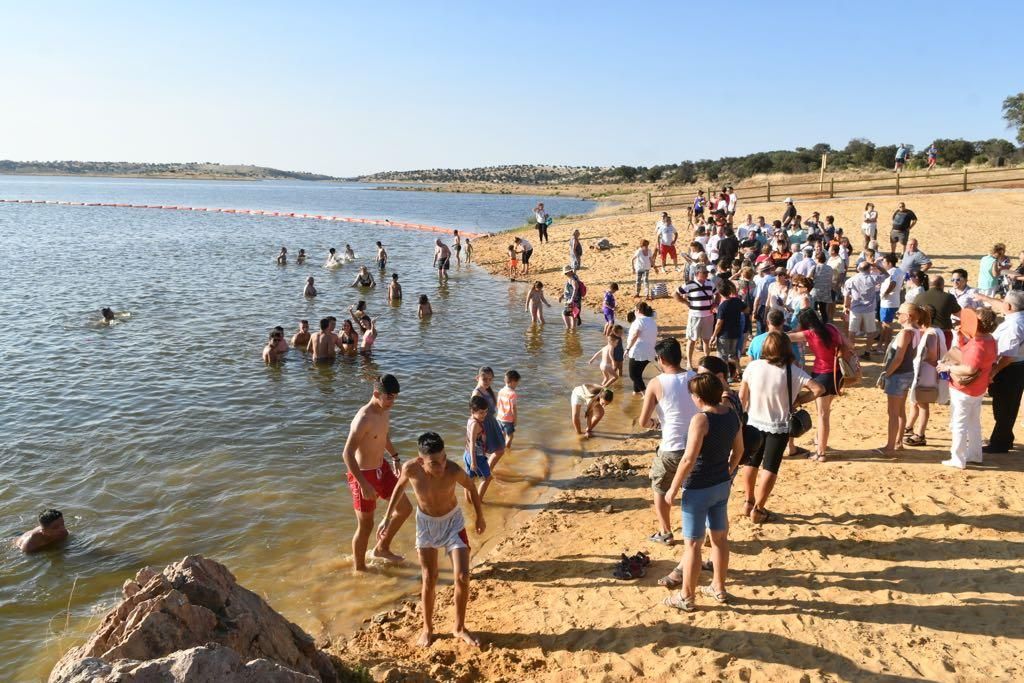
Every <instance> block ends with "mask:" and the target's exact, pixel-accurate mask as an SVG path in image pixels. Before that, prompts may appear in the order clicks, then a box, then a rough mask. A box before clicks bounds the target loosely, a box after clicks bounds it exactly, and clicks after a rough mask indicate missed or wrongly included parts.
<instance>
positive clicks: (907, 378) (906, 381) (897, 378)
mask: <svg viewBox="0 0 1024 683" xmlns="http://www.w3.org/2000/svg"><path fill="white" fill-rule="evenodd" d="M913 383H914V373H912V372H900V373H897V374H895V375H889V376H888V377H886V378H885V393H886V395H887V396H906V395H907V392H908V391H910V385H911V384H913Z"/></svg>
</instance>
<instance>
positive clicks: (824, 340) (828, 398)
mask: <svg viewBox="0 0 1024 683" xmlns="http://www.w3.org/2000/svg"><path fill="white" fill-rule="evenodd" d="M797 322H798V323H799V325H800V331H798V332H790V333H789V338H790V340H792V341H794V342H796V343H798V344H799V343H805V344H807V347H808V348H809V349H810V350H811V353H813V354H814V365H812V366H811V378H812V379H813V380H814V381H815V382H817V383H818V384H820V385H821V386H823V387H825V393H824V394H823V395H822V396H819V397H818V398H817V399H815V406H816V407H817V409H818V434H817V439H815V448H814V451H815V452H814V453H812V454H811V455H810V456H808V457H809V459H810V460H814V461H815V462H825V452H826V451H827V450H828V436H829V431H830V429H831V426H832V425H831V415H832V398H833V397H834V396H836V395H837V394H838V393H839V387H840V386H841V382H842V380H843V373H842V372H840V370H839V363H838V361H837V360H836V356H837V355H838V354H839V353H840V352H841V351H843V350H845V349H846V348H847V347H848V346H849V343H848V342H847V340H846V337H844V336H843V333H842V332H840V331H839V329H838V328H837V327H836V326H835V325H831V324H828V325H826V324H825V323H823V322H822V321H821V318H819V317H818V314H817V313H815V312H814V309H813V308H805V309H803V310H802V311H800V313H799V314H797Z"/></svg>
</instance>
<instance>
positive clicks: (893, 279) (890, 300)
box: [878, 268, 907, 308]
mask: <svg viewBox="0 0 1024 683" xmlns="http://www.w3.org/2000/svg"><path fill="white" fill-rule="evenodd" d="M906 279H907V274H906V273H904V272H903V271H902V270H900V269H899V268H893V269H892V270H890V271H889V275H888V277H886V278H885V280H883V281H882V286H881V288H880V289H879V290H878V293H879V294H880V295H881V304H880V305H881V307H882V308H899V307H900V292H901V291H903V283H904V282H905V281H906ZM890 283H891V284H892V285H893V288H892V291H891V292H889V293H888V294H886V293H885V291H886V290H887V289H889V285H890Z"/></svg>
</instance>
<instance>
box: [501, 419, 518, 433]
mask: <svg viewBox="0 0 1024 683" xmlns="http://www.w3.org/2000/svg"><path fill="white" fill-rule="evenodd" d="M498 424H499V425H501V431H503V432H505V436H512V435H513V434H515V433H516V423H515V422H505V421H504V420H498Z"/></svg>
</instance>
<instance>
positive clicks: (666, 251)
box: [661, 244, 676, 259]
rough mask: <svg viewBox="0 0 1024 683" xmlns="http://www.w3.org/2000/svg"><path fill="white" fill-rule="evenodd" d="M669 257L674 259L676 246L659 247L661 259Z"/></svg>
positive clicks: (665, 245)
mask: <svg viewBox="0 0 1024 683" xmlns="http://www.w3.org/2000/svg"><path fill="white" fill-rule="evenodd" d="M666 256H671V257H672V258H673V259H674V258H676V245H674V244H663V245H661V257H662V258H665V257H666Z"/></svg>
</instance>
